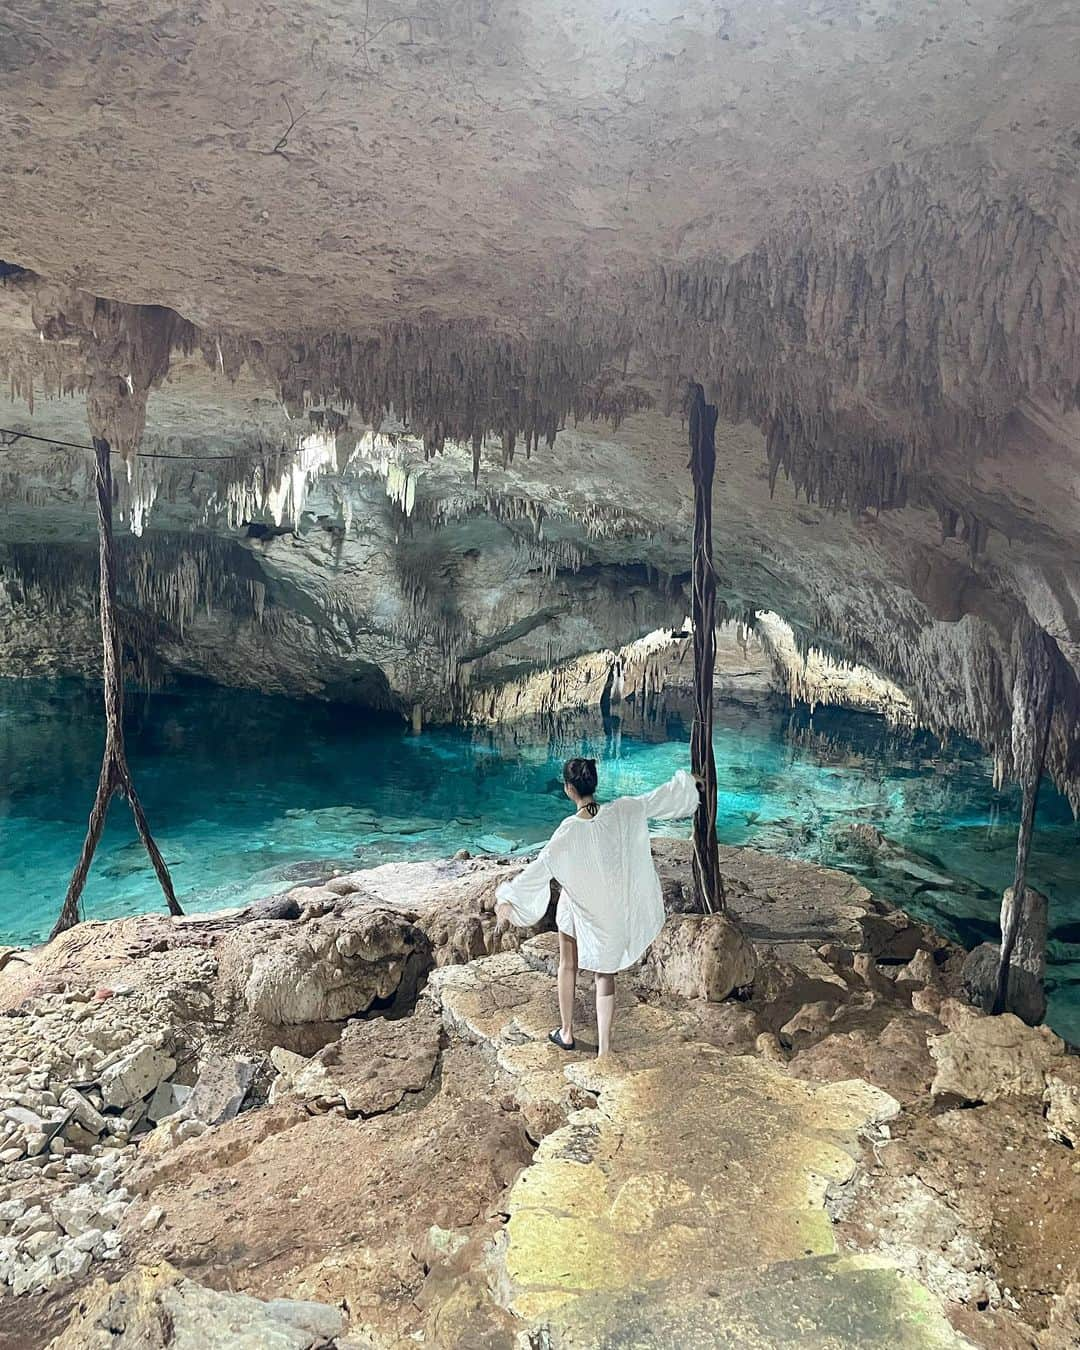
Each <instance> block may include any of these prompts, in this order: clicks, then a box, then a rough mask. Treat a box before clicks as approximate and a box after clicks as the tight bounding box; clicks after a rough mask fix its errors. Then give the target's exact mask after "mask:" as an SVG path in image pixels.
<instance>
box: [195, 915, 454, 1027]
mask: <svg viewBox="0 0 1080 1350" xmlns="http://www.w3.org/2000/svg"><path fill="white" fill-rule="evenodd" d="M429 950H430V949H429V947H428V944H427V942H426V939H425V938H424V935H423V934H422V933H421V932H420V931H419V930H418V929H417V928H415V927H414V926H413V925H412V924H410V923H409V922H408V921H407V920H406V919H403V918H402V917H401V916H400V915H398V914H395V913H392V912H389V911H386V910H382V909H372V908H370V907H363V906H356V907H354V908H352V909H349V910H347V911H346V916H344V917H343V916H337V915H334V916H330V917H329V918H312V919H311V920H310V922H308V923H306V924H304V925H302V926H301V927H300V928H296V929H294V928H288V927H285V928H283V927H282V926H281V925H279V924H273V923H270V924H248V925H246V926H244V927H243V928H239V929H237V930H236V932H235V933H233V934H231V935H230V936H229V937H228V938H226V940H225V942H224V943H223V944H222V948H221V957H220V960H221V970H222V979H223V982H224V984H225V987H226V988H227V989H229V990H231V991H232V992H233V994H234V995H235V997H236V998H237V1000H238V1001H240V1002H241V1003H242V1004H243V1006H244V1007H245V1008H246V1009H247V1011H248V1012H249V1013H251V1014H252V1015H253V1016H254V1017H257V1018H258V1019H259V1020H260V1021H261V1022H263V1023H264V1024H266V1025H268V1026H273V1027H280V1026H290V1025H299V1024H303V1023H306V1022H340V1021H342V1020H343V1019H344V1018H346V1017H352V1016H354V1015H355V1014H356V1013H361V1012H366V1011H367V1009H368V1008H370V1007H371V1005H372V1004H373V1003H375V1002H376V1001H377V1000H389V999H391V998H395V997H400V998H402V999H403V1000H405V1001H408V1000H409V999H410V998H412V997H414V996H415V991H416V987H417V982H418V981H419V980H420V978H421V977H422V975H423V974H424V972H425V970H426V968H427V964H429V963H430V955H429Z"/></svg>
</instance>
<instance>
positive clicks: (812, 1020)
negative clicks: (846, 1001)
mask: <svg viewBox="0 0 1080 1350" xmlns="http://www.w3.org/2000/svg"><path fill="white" fill-rule="evenodd" d="M835 1011H836V1004H835V1003H832V1002H825V1001H822V1002H819V1003H807V1004H804V1005H803V1007H801V1008H800V1009H799V1011H798V1012H797V1013H796V1014H795V1016H794V1017H792V1018H790V1019H789V1020H788V1021H787V1022H785V1023H784V1025H783V1026H782V1027H781V1028H780V1039H781V1041H782V1042H783V1043H784V1044H785V1045H791V1044H792V1043H793V1042H794V1041H795V1038H796V1037H800V1038H801V1041H802V1043H803V1044H806V1043H807V1042H808V1041H811V1040H816V1039H817V1037H819V1036H823V1035H824V1034H825V1032H826V1031H828V1029H829V1019H830V1018H831V1017H832V1015H833V1013H834V1012H835Z"/></svg>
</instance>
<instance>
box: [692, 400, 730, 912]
mask: <svg viewBox="0 0 1080 1350" xmlns="http://www.w3.org/2000/svg"><path fill="white" fill-rule="evenodd" d="M690 398H691V402H690V477H691V480H692V482H693V485H694V558H693V569H692V591H691V618H692V620H693V624H694V726H693V730H692V732H691V735H690V762H691V764H692V766H693V769H694V772H695V773H696V774H697V775H699V777H700V778H701V779H702V781H703V784H704V788H703V791H702V794H701V802H700V804H699V806H698V809H697V811H696V812H695V814H694V890H695V893H696V896H697V904H698V908H699V909H700V910H701V911H702V912H703V913H705V914H712V913H716V912H719V911H722V910H723V909H724V908H725V896H724V882H723V878H722V877H721V875H720V856H719V852H718V849H717V844H716V759H715V757H714V755H713V674H714V671H715V668H716V573H715V571H714V569H713V553H712V489H713V475H714V473H715V470H716V416H717V414H716V408H715V407H713V406H712V405H711V404H709V403H706V402H705V393H704V390H703V389H702V387H701V385H700V384H695V385H694V386H693V387H692V388H691V391H690Z"/></svg>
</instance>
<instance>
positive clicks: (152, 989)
mask: <svg viewBox="0 0 1080 1350" xmlns="http://www.w3.org/2000/svg"><path fill="white" fill-rule="evenodd" d="M656 852H657V859H658V863H659V866H660V870H661V874H662V877H663V881H664V890H665V897H666V901H667V905H668V909H669V911H670V916H671V917H670V919H669V923H668V925H667V926H666V928H665V931H664V933H663V934H662V936H661V938H660V939H659V940H658V943H657V944H656V945H655V947H654V949H653V952H652V953H651V954H650V957H649V959H648V960H647V961H646V962H645V963H644V964H643V965H642V967H641V968H640V969H639V970H638V971H636V972H633V973H632V974H631V975H630V976H628V977H627V978H626V979H624V980H623V981H621V982H620V990H619V997H620V1004H621V1011H620V1013H619V1020H618V1023H617V1033H616V1046H617V1054H616V1055H615V1056H614V1057H613V1058H612V1059H611V1060H610V1061H608V1062H607V1063H606V1064H604V1063H600V1062H598V1061H597V1060H596V1059H595V1058H594V1057H593V1056H592V1055H591V1054H590V1049H589V1046H590V1042H591V1041H592V1033H591V1030H590V1026H589V1003H590V993H591V991H590V989H589V988H588V985H587V983H586V979H587V977H584V976H583V977H582V984H581V989H580V996H581V1013H582V1030H581V1038H580V1040H581V1053H580V1054H577V1055H572V1056H564V1055H561V1054H560V1053H559V1052H557V1051H555V1050H554V1049H553V1048H552V1047H550V1046H549V1045H548V1044H547V1041H546V1033H547V1031H548V1029H549V1028H550V1025H551V1024H552V1020H553V1016H554V1008H555V991H554V978H553V975H554V962H555V945H554V935H553V934H552V933H551V932H550V931H547V927H548V925H546V924H545V925H540V927H539V929H538V930H537V931H535V932H531V933H530V932H513V931H511V932H501V931H499V930H498V929H497V927H496V924H495V921H494V917H493V914H492V908H493V902H494V889H495V886H496V885H497V883H498V881H499V880H500V879H501V878H502V877H503V876H505V875H506V874H507V868H508V867H509V866H511V864H508V863H500V862H496V861H492V860H483V861H478V860H467V859H458V860H454V861H450V862H444V863H436V864H431V863H423V864H414V865H390V866H387V867H383V868H379V869H376V870H373V871H368V872H362V873H354V874H352V875H349V876H340V877H335V878H332V879H330V880H329V881H326V882H322V883H320V884H318V885H314V886H300V887H297V888H295V889H294V890H293V891H292V892H290V893H289V895H288V896H286V897H283V898H282V899H281V900H280V901H279V902H277V903H276V905H274V906H272V907H268V908H266V909H264V910H263V911H262V912H261V913H260V914H256V915H255V916H254V917H253V916H252V915H250V914H249V915H245V916H228V915H216V916H213V917H211V918H208V919H193V918H187V919H183V920H171V919H167V918H164V917H160V918H159V917H154V916H146V917H143V918H139V919H127V920H121V921H116V922H112V923H107V924H85V925H82V926H81V927H80V928H78V929H76V930H74V931H73V932H71V933H69V934H67V935H65V936H64V937H63V938H61V939H59V940H58V941H57V942H55V943H53V944H51V945H50V946H48V947H46V948H44V949H41V950H38V951H34V952H27V953H22V954H12V956H13V958H14V959H7V960H6V961H3V963H2V964H0V1009H2V1010H3V1020H2V1022H0V1027H2V1033H3V1034H2V1035H0V1117H2V1119H3V1121H4V1123H3V1124H2V1125H0V1131H2V1135H3V1137H2V1139H0V1347H2V1348H3V1350H15V1347H18V1350H34V1347H44V1346H46V1345H53V1344H54V1345H55V1346H56V1347H57V1350H60V1348H62V1350H75V1348H76V1347H79V1348H80V1350H81V1348H82V1347H97V1346H102V1347H104V1346H106V1345H107V1346H109V1347H111V1348H112V1350H124V1348H125V1347H129V1346H130V1347H134V1346H140V1347H142V1346H152V1347H157V1346H162V1347H163V1346H166V1345H169V1346H175V1347H189V1348H190V1350H195V1347H199V1350H204V1348H205V1347H213V1346H222V1347H224V1346H228V1347H230V1350H232V1348H233V1347H252V1350H255V1348H256V1347H259V1348H261V1347H264V1346H269V1345H273V1346H275V1347H277V1346H282V1347H289V1348H290V1350H291V1348H292V1347H296V1348H297V1350H311V1348H313V1347H327V1346H338V1347H341V1348H342V1350H345V1347H361V1346H364V1347H379V1348H380V1350H381V1348H382V1347H400V1346H405V1345H415V1344H418V1343H420V1344H430V1345H439V1346H455V1347H456V1346H477V1347H486V1348H488V1350H498V1348H499V1347H504V1346H505V1347H508V1350H509V1348H511V1347H512V1348H513V1350H518V1348H522V1350H523V1348H524V1347H533V1346H541V1345H544V1346H571V1345H574V1346H586V1345H587V1346H606V1345H612V1346H614V1345H616V1344H618V1345H626V1344H633V1345H638V1346H652V1345H655V1346H670V1345H680V1346H732V1347H734V1346H739V1347H744V1346H760V1347H771V1346H780V1345H787V1344H790V1345H800V1346H820V1347H847V1346H860V1347H863V1346H867V1347H869V1346H882V1347H884V1346H890V1347H894V1346H912V1347H915V1346H959V1345H971V1344H974V1345H980V1346H986V1347H1009V1348H1010V1350H1011V1348H1012V1347H1028V1346H1038V1347H1046V1348H1047V1350H1064V1347H1067V1346H1073V1345H1075V1344H1076V1343H1077V1334H1078V1326H1080V1322H1078V1318H1080V1239H1078V1236H1077V1231H1076V1224H1075V1213H1076V1209H1077V1203H1078V1201H1080V1164H1078V1163H1077V1161H1076V1158H1077V1156H1078V1155H1077V1153H1076V1151H1075V1148H1076V1145H1077V1143H1078V1142H1080V1068H1078V1066H1080V1059H1077V1058H1076V1057H1074V1056H1073V1055H1072V1054H1070V1053H1069V1052H1068V1049H1067V1047H1066V1046H1064V1045H1063V1043H1062V1042H1061V1041H1060V1040H1059V1039H1058V1038H1056V1037H1054V1036H1053V1035H1052V1034H1051V1033H1050V1032H1049V1031H1047V1030H1045V1029H1031V1028H1028V1027H1026V1026H1024V1024H1023V1023H1021V1022H1020V1021H1018V1020H1017V1019H1015V1018H1012V1017H1009V1016H1006V1017H1004V1018H998V1019H992V1018H987V1017H985V1016H983V1015H982V1014H981V1013H980V1012H978V1011H976V1010H975V1009H972V1008H970V1007H969V1006H967V1005H966V1004H965V1003H964V1002H963V1001H961V1000H960V999H959V998H958V997H957V995H958V994H959V991H960V972H961V968H962V963H963V954H962V953H961V952H960V951H959V949H957V948H955V947H953V946H951V945H950V944H948V943H947V942H945V941H944V940H943V939H942V938H941V937H940V936H939V935H937V934H936V933H934V932H933V931H932V930H931V929H928V928H926V927H924V926H922V925H920V924H917V923H914V922H913V921H911V920H910V919H908V918H907V917H906V916H905V915H904V914H902V913H901V912H900V911H896V910H891V909H889V908H888V907H886V906H884V905H883V904H881V903H880V902H878V901H875V900H873V899H872V898H871V896H870V894H869V892H867V891H866V890H865V888H863V887H862V886H861V885H860V884H859V883H858V881H856V880H855V879H854V878H852V877H850V876H845V875H843V874H841V873H838V872H829V871H826V870H824V869H821V868H816V867H812V866H809V865H807V864H802V863H794V862H789V861H785V860H783V859H778V858H775V857H769V856H767V855H765V854H762V853H758V852H755V851H752V850H736V849H725V850H722V866H723V871H724V875H725V878H726V880H727V884H728V889H729V896H730V905H731V912H732V917H733V918H734V919H735V920H736V921H737V924H738V929H736V928H734V927H733V926H731V925H729V924H728V922H727V921H726V920H725V919H723V918H720V917H709V918H700V917H698V916H694V915H691V914H689V913H688V912H687V910H688V907H689V872H688V867H687V857H686V846H685V845H684V844H681V843H677V842H674V841H657V843H656ZM513 865H516V864H513ZM271 915H273V916H275V917H271ZM54 1338H56V1339H55V1341H54Z"/></svg>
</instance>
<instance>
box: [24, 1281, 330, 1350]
mask: <svg viewBox="0 0 1080 1350" xmlns="http://www.w3.org/2000/svg"><path fill="white" fill-rule="evenodd" d="M344 1324H345V1319H344V1317H343V1316H342V1314H341V1312H340V1311H339V1310H338V1309H337V1308H331V1307H329V1306H328V1305H326V1304H325V1303H311V1302H306V1303H305V1302H299V1301H297V1300H295V1299H273V1300H270V1301H269V1302H262V1301H261V1300H259V1299H254V1298H248V1297H247V1296H246V1295H245V1294H225V1293H220V1292H218V1291H217V1290H214V1289H206V1288H204V1287H202V1286H200V1285H198V1284H196V1283H195V1282H194V1281H192V1280H186V1279H184V1278H183V1276H182V1275H181V1274H180V1272H179V1271H177V1270H174V1269H173V1268H172V1267H171V1266H169V1265H167V1264H161V1265H157V1266H149V1267H142V1268H139V1269H136V1270H134V1271H132V1272H131V1274H129V1275H126V1276H125V1277H124V1278H123V1279H122V1280H121V1281H120V1282H119V1283H118V1284H116V1285H108V1284H106V1283H105V1282H104V1281H98V1282H97V1283H96V1284H95V1285H94V1286H93V1287H92V1288H91V1289H90V1290H89V1292H88V1293H87V1295H86V1298H85V1300H84V1302H83V1306H82V1309H81V1310H80V1312H79V1313H78V1314H77V1315H76V1316H75V1318H74V1319H73V1320H72V1322H71V1324H70V1325H69V1326H68V1328H67V1330H66V1331H65V1332H64V1333H63V1334H62V1335H60V1336H57V1337H56V1339H55V1340H53V1341H52V1342H50V1347H49V1350H106V1347H109V1350H167V1348H168V1350H268V1347H270V1346H273V1347H274V1350H324V1347H328V1346H334V1345H336V1344H338V1340H337V1337H338V1335H339V1334H340V1333H341V1331H342V1330H343V1328H344Z"/></svg>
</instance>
